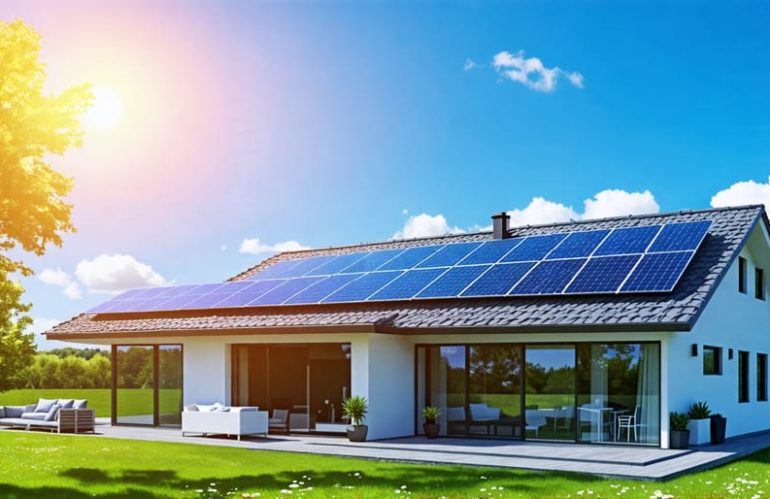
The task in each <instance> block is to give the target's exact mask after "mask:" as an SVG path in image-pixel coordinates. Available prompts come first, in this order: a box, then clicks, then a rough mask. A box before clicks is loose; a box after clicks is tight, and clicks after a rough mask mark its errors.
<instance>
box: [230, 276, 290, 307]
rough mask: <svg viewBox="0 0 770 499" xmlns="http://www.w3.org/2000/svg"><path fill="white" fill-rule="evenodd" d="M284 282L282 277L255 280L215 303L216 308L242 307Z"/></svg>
mask: <svg viewBox="0 0 770 499" xmlns="http://www.w3.org/2000/svg"><path fill="white" fill-rule="evenodd" d="M284 282H286V281H285V280H283V279H274V280H271V281H256V282H253V283H251V284H252V285H251V286H249V287H248V288H244V289H242V290H241V291H238V292H237V293H234V294H232V295H230V296H229V297H228V298H225V299H224V300H222V301H220V302H219V303H217V304H216V307H218V308H228V307H243V306H245V305H248V304H249V303H251V302H252V301H254V300H256V299H257V298H259V297H260V296H262V295H263V294H265V293H267V292H268V291H270V290H271V289H273V288H276V287H278V286H279V285H281V284H283V283H284Z"/></svg>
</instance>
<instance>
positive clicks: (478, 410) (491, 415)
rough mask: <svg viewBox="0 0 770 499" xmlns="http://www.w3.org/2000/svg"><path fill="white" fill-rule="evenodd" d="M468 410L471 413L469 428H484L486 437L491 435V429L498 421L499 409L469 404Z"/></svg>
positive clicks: (485, 405)
mask: <svg viewBox="0 0 770 499" xmlns="http://www.w3.org/2000/svg"><path fill="white" fill-rule="evenodd" d="M468 408H469V409H470V411H471V426H484V427H486V433H487V435H489V434H491V431H490V430H491V427H492V426H494V424H495V423H496V422H497V421H498V420H499V419H500V408H499V407H490V406H488V405H487V404H470V405H469V406H468Z"/></svg>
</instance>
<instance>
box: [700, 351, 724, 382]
mask: <svg viewBox="0 0 770 499" xmlns="http://www.w3.org/2000/svg"><path fill="white" fill-rule="evenodd" d="M703 374H705V375H713V374H722V349H721V348H720V347H710V346H708V345H704V346H703Z"/></svg>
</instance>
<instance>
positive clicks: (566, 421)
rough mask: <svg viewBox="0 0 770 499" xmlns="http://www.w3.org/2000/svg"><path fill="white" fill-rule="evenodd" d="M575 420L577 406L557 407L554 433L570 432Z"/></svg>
mask: <svg viewBox="0 0 770 499" xmlns="http://www.w3.org/2000/svg"><path fill="white" fill-rule="evenodd" d="M574 419H575V406H557V407H554V409H553V431H554V433H555V432H556V431H557V430H569V429H570V428H572V421H574Z"/></svg>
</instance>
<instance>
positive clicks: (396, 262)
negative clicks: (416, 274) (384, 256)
mask: <svg viewBox="0 0 770 499" xmlns="http://www.w3.org/2000/svg"><path fill="white" fill-rule="evenodd" d="M441 248H443V246H418V247H417V248H409V249H407V250H404V252H403V253H401V254H400V255H398V256H397V257H395V258H393V259H392V260H390V261H389V262H387V263H385V264H384V265H382V266H381V267H380V268H378V269H377V270H409V269H411V268H413V267H414V266H415V265H417V264H418V263H420V262H421V261H423V260H425V259H426V258H428V257H430V256H431V255H432V254H433V253H435V252H436V251H438V250H440V249H441Z"/></svg>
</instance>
